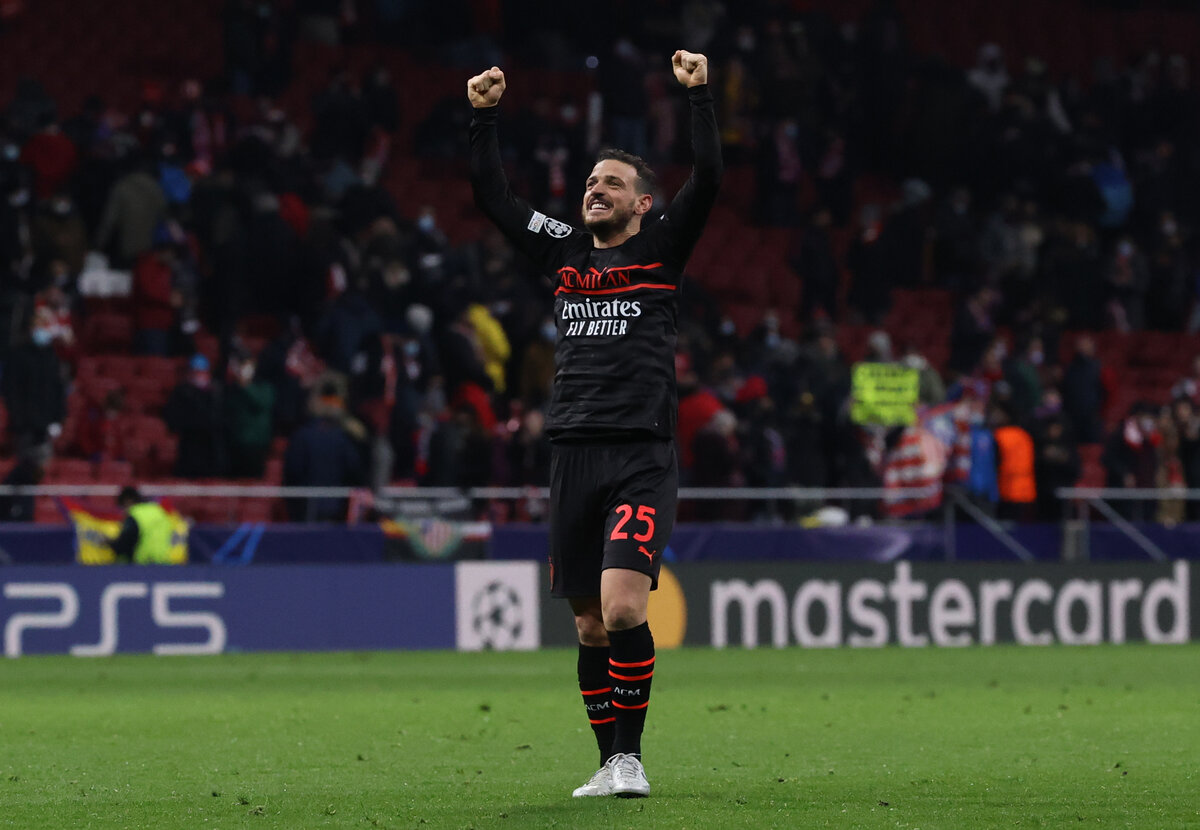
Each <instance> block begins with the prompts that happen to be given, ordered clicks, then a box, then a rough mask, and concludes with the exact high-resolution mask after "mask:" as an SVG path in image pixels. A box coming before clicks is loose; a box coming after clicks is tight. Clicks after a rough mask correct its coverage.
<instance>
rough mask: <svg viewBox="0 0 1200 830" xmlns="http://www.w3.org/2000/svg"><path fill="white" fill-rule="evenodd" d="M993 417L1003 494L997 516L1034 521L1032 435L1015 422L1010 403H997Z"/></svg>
mask: <svg viewBox="0 0 1200 830" xmlns="http://www.w3.org/2000/svg"><path fill="white" fill-rule="evenodd" d="M990 421H991V423H992V424H993V425H994V430H993V435H994V436H995V439H996V490H997V492H998V493H999V494H1000V505H999V508H998V509H997V516H999V518H1001V519H1010V520H1014V521H1024V522H1028V521H1032V520H1033V518H1034V516H1035V515H1036V509H1037V505H1036V502H1037V478H1036V474H1035V464H1036V456H1035V452H1034V446H1033V438H1032V437H1031V436H1030V435H1029V433H1028V432H1026V431H1025V430H1024V429H1022V428H1021V427H1020V426H1018V425H1017V424H1016V422H1015V421H1014V418H1013V412H1012V411H1011V410H1010V409H1009V408H1008V407H1007V406H1004V405H994V406H993V407H992V414H991V418H990Z"/></svg>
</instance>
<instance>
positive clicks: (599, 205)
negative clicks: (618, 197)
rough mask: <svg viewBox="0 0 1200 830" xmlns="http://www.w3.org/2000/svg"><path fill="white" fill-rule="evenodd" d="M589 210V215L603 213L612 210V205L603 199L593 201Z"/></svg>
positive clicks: (589, 203)
mask: <svg viewBox="0 0 1200 830" xmlns="http://www.w3.org/2000/svg"><path fill="white" fill-rule="evenodd" d="M587 209H588V213H602V212H605V211H610V210H612V205H610V204H608V203H607V202H605V201H603V200H601V199H592V201H590V202H588V206H587Z"/></svg>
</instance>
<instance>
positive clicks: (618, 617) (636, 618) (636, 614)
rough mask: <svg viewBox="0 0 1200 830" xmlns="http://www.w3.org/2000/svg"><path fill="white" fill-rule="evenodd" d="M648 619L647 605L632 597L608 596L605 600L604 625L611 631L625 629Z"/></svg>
mask: <svg viewBox="0 0 1200 830" xmlns="http://www.w3.org/2000/svg"><path fill="white" fill-rule="evenodd" d="M645 621H646V606H645V605H643V604H642V603H640V602H638V601H637V600H636V599H635V598H630V597H608V598H606V599H605V600H604V627H605V628H606V629H607V630H609V631H624V630H625V629H627V628H635V627H637V626H639V625H641V624H642V623H644V622H645Z"/></svg>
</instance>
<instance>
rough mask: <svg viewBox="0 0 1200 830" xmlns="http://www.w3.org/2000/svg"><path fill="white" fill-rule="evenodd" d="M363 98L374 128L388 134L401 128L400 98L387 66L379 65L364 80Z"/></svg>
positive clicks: (369, 121) (370, 122) (369, 119)
mask: <svg viewBox="0 0 1200 830" xmlns="http://www.w3.org/2000/svg"><path fill="white" fill-rule="evenodd" d="M362 98H363V106H364V108H365V109H366V112H367V121H368V123H369V124H370V125H371V126H372V127H378V128H379V129H381V130H383V131H384V132H388V133H394V132H396V130H397V129H399V128H400V100H399V98H400V96H399V94H398V93H397V92H396V87H395V85H393V83H392V73H391V71H389V70H388V68H387V67H386V66H384V65H383V64H379V65H378V66H376V67H375V68H374V69H372V70H371V71H370V72H369V73H368V74H367V76H366V77H365V78H364V79H363V84H362Z"/></svg>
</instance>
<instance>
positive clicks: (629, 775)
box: [604, 752, 650, 798]
mask: <svg viewBox="0 0 1200 830" xmlns="http://www.w3.org/2000/svg"><path fill="white" fill-rule="evenodd" d="M604 766H605V768H606V769H608V770H609V773H610V774H611V776H612V789H611V790H610V792H611V793H612V794H613V795H619V796H620V797H621V798H645V797H646V796H648V795H650V782H649V781H647V780H646V770H645V769H644V768H643V767H642V762H641V761H639V760H638V758H637V756H636V755H627V754H625V753H623V752H622V753H620V754H617V755H614V756H613V757H611V758H609V759H608V763H607V764H605V765H604Z"/></svg>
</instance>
